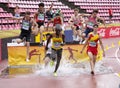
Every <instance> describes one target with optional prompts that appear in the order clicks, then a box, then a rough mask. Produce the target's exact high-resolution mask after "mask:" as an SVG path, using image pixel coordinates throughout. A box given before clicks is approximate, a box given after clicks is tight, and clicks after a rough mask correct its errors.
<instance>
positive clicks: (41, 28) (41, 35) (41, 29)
mask: <svg viewBox="0 0 120 88" xmlns="http://www.w3.org/2000/svg"><path fill="white" fill-rule="evenodd" d="M39 31H40V43H42V38H43V32H44V31H45V30H44V26H43V25H42V26H40V29H39Z"/></svg>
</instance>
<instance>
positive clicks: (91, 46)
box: [81, 24, 105, 75]
mask: <svg viewBox="0 0 120 88" xmlns="http://www.w3.org/2000/svg"><path fill="white" fill-rule="evenodd" d="M97 29H98V25H97V24H95V25H93V32H90V33H89V35H88V38H87V40H86V42H85V44H84V46H83V48H82V50H81V53H82V52H83V50H84V49H85V47H86V45H87V54H88V56H89V58H90V66H91V74H92V75H94V67H95V62H96V58H97V54H98V50H97V49H98V42H100V46H101V48H102V51H103V56H105V51H104V47H103V44H102V41H101V36H100V35H99V34H98V33H97Z"/></svg>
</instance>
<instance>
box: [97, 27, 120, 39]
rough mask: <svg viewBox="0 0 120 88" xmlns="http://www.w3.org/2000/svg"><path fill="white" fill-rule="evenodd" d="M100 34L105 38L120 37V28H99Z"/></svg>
mask: <svg viewBox="0 0 120 88" xmlns="http://www.w3.org/2000/svg"><path fill="white" fill-rule="evenodd" d="M98 33H99V34H100V35H101V36H102V37H103V38H111V37H120V26H116V27H107V28H99V29H98Z"/></svg>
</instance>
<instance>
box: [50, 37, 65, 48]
mask: <svg viewBox="0 0 120 88" xmlns="http://www.w3.org/2000/svg"><path fill="white" fill-rule="evenodd" d="M62 42H63V40H62V37H59V38H57V37H53V38H52V48H53V49H55V50H58V49H61V48H62V47H61V44H62Z"/></svg>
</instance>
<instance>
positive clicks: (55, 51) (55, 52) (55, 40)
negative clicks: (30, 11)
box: [46, 24, 64, 76]
mask: <svg viewBox="0 0 120 88" xmlns="http://www.w3.org/2000/svg"><path fill="white" fill-rule="evenodd" d="M61 31H62V28H61V25H59V24H58V25H56V26H55V33H53V34H52V35H51V37H50V38H49V39H48V41H47V46H46V50H47V49H48V43H49V41H50V40H51V39H52V58H55V59H56V60H57V63H56V66H55V70H54V76H57V73H56V72H57V70H58V67H59V64H60V61H61V58H62V45H63V44H64V35H63V34H62V33H61Z"/></svg>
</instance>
